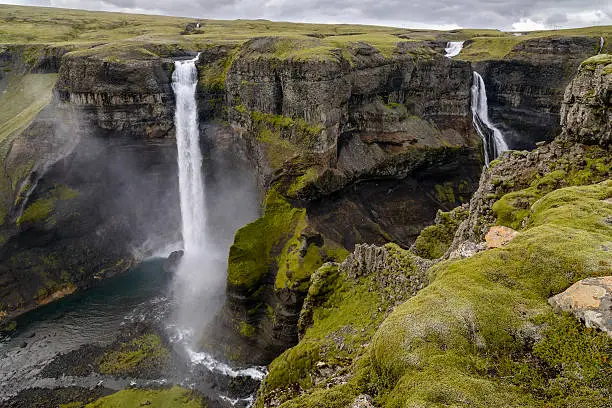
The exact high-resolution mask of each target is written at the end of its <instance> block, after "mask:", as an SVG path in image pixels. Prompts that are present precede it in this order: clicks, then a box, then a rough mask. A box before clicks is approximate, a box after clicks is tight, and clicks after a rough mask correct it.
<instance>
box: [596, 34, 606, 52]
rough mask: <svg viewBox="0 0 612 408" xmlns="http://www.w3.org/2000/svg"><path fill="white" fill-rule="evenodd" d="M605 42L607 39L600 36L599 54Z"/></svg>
mask: <svg viewBox="0 0 612 408" xmlns="http://www.w3.org/2000/svg"><path fill="white" fill-rule="evenodd" d="M605 43H606V40H605V39H604V38H603V37H599V52H598V53H597V54H601V52H602V51H603V47H604V44H605Z"/></svg>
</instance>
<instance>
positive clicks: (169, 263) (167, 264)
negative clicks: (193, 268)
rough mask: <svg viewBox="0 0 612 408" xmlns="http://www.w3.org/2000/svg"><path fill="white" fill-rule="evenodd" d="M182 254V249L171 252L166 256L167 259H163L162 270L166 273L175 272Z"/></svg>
mask: <svg viewBox="0 0 612 408" xmlns="http://www.w3.org/2000/svg"><path fill="white" fill-rule="evenodd" d="M184 255H185V251H183V250H179V251H174V252H172V253H171V254H170V255H169V256H168V259H166V260H165V261H164V266H163V268H164V272H166V273H174V272H176V270H177V269H178V267H179V264H180V263H181V259H183V256H184Z"/></svg>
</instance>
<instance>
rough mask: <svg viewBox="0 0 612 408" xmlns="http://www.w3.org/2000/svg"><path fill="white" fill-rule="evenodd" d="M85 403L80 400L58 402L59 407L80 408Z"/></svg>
mask: <svg viewBox="0 0 612 408" xmlns="http://www.w3.org/2000/svg"><path fill="white" fill-rule="evenodd" d="M84 406H85V404H84V403H82V402H81V401H75V402H69V403H67V404H60V405H59V408H82V407H84Z"/></svg>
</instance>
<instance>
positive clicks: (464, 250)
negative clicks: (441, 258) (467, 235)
mask: <svg viewBox="0 0 612 408" xmlns="http://www.w3.org/2000/svg"><path fill="white" fill-rule="evenodd" d="M486 247H487V244H486V243H485V242H481V243H479V244H476V243H474V242H472V241H465V242H462V243H461V244H459V246H458V247H457V249H455V250H453V251H451V252H450V255H449V259H456V258H462V259H463V258H470V257H472V256H474V255H476V254H477V253H478V252H482V251H484V250H485V249H487V248H486Z"/></svg>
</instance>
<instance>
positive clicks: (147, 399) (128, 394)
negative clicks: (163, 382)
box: [86, 386, 205, 408]
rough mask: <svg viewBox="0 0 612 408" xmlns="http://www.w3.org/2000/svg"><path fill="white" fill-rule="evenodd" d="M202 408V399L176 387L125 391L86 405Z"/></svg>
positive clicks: (105, 407) (93, 407)
mask: <svg viewBox="0 0 612 408" xmlns="http://www.w3.org/2000/svg"><path fill="white" fill-rule="evenodd" d="M142 406H147V407H150V408H169V407H172V408H202V407H205V405H204V404H203V402H202V400H201V398H199V397H197V396H196V395H195V394H194V393H193V392H192V391H189V390H186V389H184V388H181V387H178V386H175V387H172V388H169V389H163V390H136V389H130V390H123V391H119V392H117V393H115V394H112V395H109V396H107V397H103V398H100V399H99V400H97V401H94V402H92V403H90V404H87V405H86V408H134V407H142Z"/></svg>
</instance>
